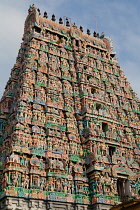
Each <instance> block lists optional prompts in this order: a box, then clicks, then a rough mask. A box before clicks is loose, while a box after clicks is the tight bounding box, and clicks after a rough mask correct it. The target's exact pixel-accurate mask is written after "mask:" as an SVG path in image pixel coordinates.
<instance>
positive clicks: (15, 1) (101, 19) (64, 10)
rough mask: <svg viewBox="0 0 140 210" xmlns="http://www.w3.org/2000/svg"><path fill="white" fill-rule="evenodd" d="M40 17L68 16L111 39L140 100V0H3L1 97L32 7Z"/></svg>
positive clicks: (0, 10) (0, 15)
mask: <svg viewBox="0 0 140 210" xmlns="http://www.w3.org/2000/svg"><path fill="white" fill-rule="evenodd" d="M33 3H34V4H35V6H36V7H37V8H40V10H41V14H42V15H43V14H44V11H47V13H48V16H49V19H51V16H52V14H53V13H54V14H55V15H56V19H57V21H58V19H59V17H62V18H63V17H64V16H67V17H69V18H71V22H72V23H74V22H75V23H76V24H77V25H78V26H80V25H82V26H83V28H84V30H85V32H86V30H87V28H89V29H90V31H91V33H93V32H94V30H96V29H97V30H98V32H99V33H101V32H104V33H105V34H106V36H109V37H111V39H112V41H113V43H114V51H116V53H117V58H118V61H119V65H120V66H121V68H122V69H123V70H124V73H125V75H126V76H127V78H128V81H129V82H130V83H131V86H132V88H133V90H134V91H135V92H136V93H137V94H138V96H139V97H140V88H139V87H140V81H139V79H140V70H139V69H140V67H139V65H140V12H139V11H140V0H34V1H33V0H4V1H2V0H1V1H0V97H1V96H2V93H3V91H4V87H5V85H6V82H7V80H8V78H9V76H10V71H11V68H12V67H13V65H14V63H15V61H16V56H17V54H18V50H19V48H20V43H21V42H22V35H23V28H24V21H25V18H26V16H27V14H28V8H29V5H30V4H33Z"/></svg>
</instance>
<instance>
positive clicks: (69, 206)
mask: <svg viewBox="0 0 140 210" xmlns="http://www.w3.org/2000/svg"><path fill="white" fill-rule="evenodd" d="M110 208H111V206H110V205H105V204H94V205H85V204H74V203H65V202H58V201H44V200H38V199H25V198H15V197H4V198H2V199H1V200H0V210H109V209H110Z"/></svg>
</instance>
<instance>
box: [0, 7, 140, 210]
mask: <svg viewBox="0 0 140 210" xmlns="http://www.w3.org/2000/svg"><path fill="white" fill-rule="evenodd" d="M47 18H48V17H47V13H46V12H45V13H44V17H41V15H40V11H39V10H37V9H36V8H35V7H34V5H32V6H31V7H30V8H29V14H28V16H27V19H26V21H25V29H24V36H23V42H22V44H21V48H20V50H19V53H18V57H17V60H16V64H15V65H14V67H13V69H12V71H11V76H10V78H9V80H8V82H7V85H6V88H5V92H4V94H3V96H2V99H1V102H0V144H1V146H0V154H1V156H0V182H1V190H0V193H1V204H0V209H1V210H29V209H32V210H37V209H40V210H49V209H52V210H60V209H63V210H66V209H67V210H75V209H77V210H90V209H98V210H108V209H110V208H111V206H113V205H115V204H119V203H120V202H122V201H125V200H128V199H133V198H139V195H140V180H139V179H140V137H139V135H140V123H139V119H140V111H139V99H138V97H137V96H136V94H135V92H134V91H133V90H132V88H131V86H130V84H129V82H128V81H127V79H126V77H125V75H124V73H123V71H122V69H121V68H120V66H119V64H118V62H117V60H116V59H115V58H114V56H115V53H113V52H112V50H113V49H112V42H111V40H110V38H108V37H105V35H104V34H102V35H101V36H100V35H99V34H98V33H96V32H94V34H93V36H92V35H90V31H89V30H87V34H85V33H83V29H82V27H80V29H78V28H77V26H76V25H75V24H73V25H70V24H69V21H68V19H66V20H65V24H64V25H63V21H62V19H61V18H60V19H59V23H56V22H55V16H54V15H53V16H52V20H48V19H47Z"/></svg>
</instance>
